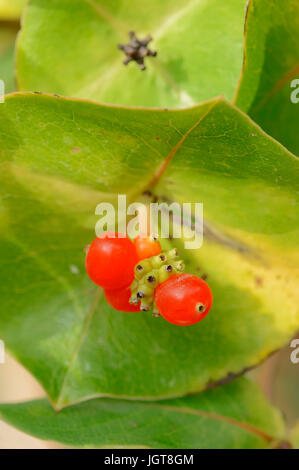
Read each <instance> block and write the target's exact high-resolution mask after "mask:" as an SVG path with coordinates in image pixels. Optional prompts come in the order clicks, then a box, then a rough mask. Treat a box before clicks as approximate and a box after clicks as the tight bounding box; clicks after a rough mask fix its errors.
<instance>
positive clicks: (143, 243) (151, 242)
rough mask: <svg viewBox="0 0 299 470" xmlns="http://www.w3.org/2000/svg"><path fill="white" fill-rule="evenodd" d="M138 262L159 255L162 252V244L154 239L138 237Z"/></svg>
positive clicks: (136, 240) (136, 244)
mask: <svg viewBox="0 0 299 470" xmlns="http://www.w3.org/2000/svg"><path fill="white" fill-rule="evenodd" d="M134 245H135V247H136V251H137V256H138V261H140V260H142V259H145V258H151V257H152V256H155V255H159V254H160V253H161V251H162V248H161V245H160V243H159V242H158V241H157V240H156V239H155V238H154V237H148V236H144V235H138V236H137V237H136V238H135V239H134Z"/></svg>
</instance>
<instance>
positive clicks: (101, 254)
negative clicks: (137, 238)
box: [85, 233, 138, 289]
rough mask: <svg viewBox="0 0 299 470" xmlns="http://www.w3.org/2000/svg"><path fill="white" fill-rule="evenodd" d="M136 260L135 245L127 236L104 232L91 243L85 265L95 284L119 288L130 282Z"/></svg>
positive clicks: (108, 287)
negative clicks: (121, 236) (120, 236)
mask: <svg viewBox="0 0 299 470" xmlns="http://www.w3.org/2000/svg"><path fill="white" fill-rule="evenodd" d="M113 236H114V238H112V237H113ZM137 261H138V259H137V254H136V249H135V246H134V244H133V242H132V241H131V240H130V239H129V238H128V237H125V238H119V234H118V233H104V234H102V235H101V236H100V237H97V238H95V239H94V240H93V242H92V243H91V245H90V247H89V249H88V252H87V255H86V260H85V265H86V271H87V274H88V275H89V277H90V279H91V280H92V281H93V282H94V283H95V284H98V285H99V286H101V287H104V288H105V289H120V288H121V287H125V286H129V285H130V284H131V283H132V281H133V279H134V267H135V264H136V263H137Z"/></svg>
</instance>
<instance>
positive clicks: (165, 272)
mask: <svg viewBox="0 0 299 470" xmlns="http://www.w3.org/2000/svg"><path fill="white" fill-rule="evenodd" d="M172 274H173V266H172V265H171V264H165V265H164V266H161V268H160V269H159V284H161V282H165V281H167V279H169V278H170V276H171V275H172Z"/></svg>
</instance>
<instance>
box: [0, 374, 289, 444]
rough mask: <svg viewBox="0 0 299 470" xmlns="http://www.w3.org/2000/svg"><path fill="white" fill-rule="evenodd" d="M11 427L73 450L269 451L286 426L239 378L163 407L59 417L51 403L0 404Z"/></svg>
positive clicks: (118, 406)
mask: <svg viewBox="0 0 299 470" xmlns="http://www.w3.org/2000/svg"><path fill="white" fill-rule="evenodd" d="M0 416H1V417H2V418H3V419H4V420H5V421H7V422H8V423H9V424H11V425H13V426H16V427H17V428H19V429H20V430H22V431H24V432H26V433H29V434H32V435H33V436H36V437H38V438H40V439H47V440H51V441H53V440H54V441H59V442H61V443H63V444H66V445H69V446H73V447H108V448H111V447H112V448H113V447H118V448H119V447H135V448H136V447H147V448H157V449H161V448H162V449H163V448H169V449H173V448H179V449H186V448H190V449H192V448H193V449H223V448H229V449H247V448H267V447H270V446H272V445H273V444H274V443H275V442H276V441H277V440H280V439H282V438H283V436H284V432H285V431H284V425H283V422H282V419H281V416H280V414H279V412H278V411H277V410H275V409H274V408H273V407H271V406H270V405H269V404H268V402H267V401H266V400H265V398H264V396H263V395H262V394H261V392H260V391H259V389H258V388H257V387H256V385H254V384H253V383H251V382H249V381H248V380H245V379H240V380H238V381H235V382H234V383H231V384H228V385H225V386H223V387H219V388H217V389H214V390H210V391H207V392H204V393H201V394H199V395H194V396H189V397H186V398H182V399H177V400H166V401H160V402H150V403H149V402H133V401H124V400H112V399H104V398H102V399H98V400H90V401H88V402H85V403H82V404H79V405H76V406H73V407H69V408H66V409H64V410H62V411H60V412H59V413H58V414H57V413H55V411H54V410H53V408H52V407H51V406H50V405H49V403H48V402H47V401H46V400H38V401H32V402H27V403H20V404H11V405H10V404H9V405H0Z"/></svg>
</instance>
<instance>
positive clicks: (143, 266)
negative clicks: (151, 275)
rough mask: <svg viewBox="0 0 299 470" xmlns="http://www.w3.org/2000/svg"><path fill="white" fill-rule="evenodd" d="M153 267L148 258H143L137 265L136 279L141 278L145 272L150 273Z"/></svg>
mask: <svg viewBox="0 0 299 470" xmlns="http://www.w3.org/2000/svg"><path fill="white" fill-rule="evenodd" d="M151 269H152V264H151V262H150V261H149V260H148V259H143V260H142V261H139V263H137V264H136V266H135V279H137V280H139V279H141V278H142V277H143V276H144V274H146V273H148V272H149V271H151Z"/></svg>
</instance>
